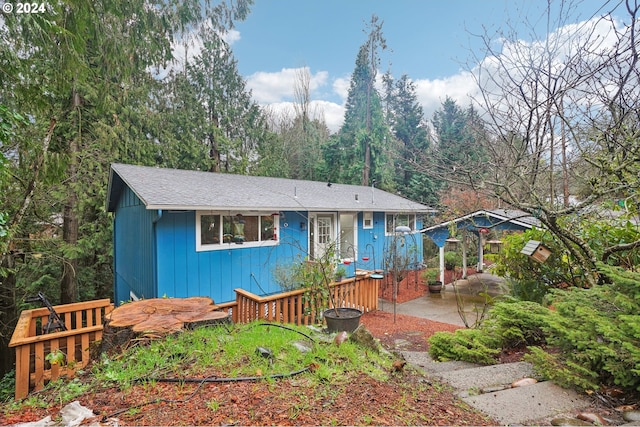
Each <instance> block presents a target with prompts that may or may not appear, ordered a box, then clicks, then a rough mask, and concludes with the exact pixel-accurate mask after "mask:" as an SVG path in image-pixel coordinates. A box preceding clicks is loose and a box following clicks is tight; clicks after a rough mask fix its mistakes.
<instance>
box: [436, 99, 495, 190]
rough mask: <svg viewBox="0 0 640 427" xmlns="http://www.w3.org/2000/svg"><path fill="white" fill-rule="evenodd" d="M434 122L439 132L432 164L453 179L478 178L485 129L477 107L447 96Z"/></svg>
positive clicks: (446, 178)
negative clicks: (459, 102) (466, 106)
mask: <svg viewBox="0 0 640 427" xmlns="http://www.w3.org/2000/svg"><path fill="white" fill-rule="evenodd" d="M432 124H433V127H434V129H435V132H436V136H437V145H436V147H435V152H434V160H435V164H434V165H433V166H434V167H435V170H436V171H437V173H438V175H439V177H440V178H441V179H445V180H447V181H448V182H450V183H456V182H464V183H468V182H469V180H471V181H472V182H473V180H474V179H476V180H479V179H480V178H481V177H482V174H483V167H482V163H483V161H484V160H485V159H486V153H485V151H484V150H485V146H486V145H485V144H484V142H485V141H484V140H483V138H486V133H485V132H484V128H483V126H482V121H481V120H480V118H479V117H478V115H477V113H476V111H475V110H474V109H473V108H472V107H469V109H468V110H466V111H465V110H463V109H462V108H460V107H459V106H458V105H457V104H456V102H455V101H454V100H453V99H451V98H449V97H447V98H446V99H445V101H444V102H443V103H442V107H441V108H440V109H439V110H438V111H436V112H435V113H434V114H433V120H432Z"/></svg>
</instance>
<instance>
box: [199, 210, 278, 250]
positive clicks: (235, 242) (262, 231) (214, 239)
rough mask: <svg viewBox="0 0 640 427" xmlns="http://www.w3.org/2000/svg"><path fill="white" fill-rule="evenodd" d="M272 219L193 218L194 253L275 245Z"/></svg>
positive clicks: (237, 216)
mask: <svg viewBox="0 0 640 427" xmlns="http://www.w3.org/2000/svg"><path fill="white" fill-rule="evenodd" d="M277 224H278V222H277V221H276V220H275V219H274V216H273V215H253V214H252V215H244V214H242V213H238V214H235V215H229V214H228V213H224V214H223V213H205V212H198V213H197V214H196V250H198V251H206V250H216V249H233V248H242V247H251V246H270V245H277V244H278V229H277Z"/></svg>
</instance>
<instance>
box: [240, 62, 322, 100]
mask: <svg viewBox="0 0 640 427" xmlns="http://www.w3.org/2000/svg"><path fill="white" fill-rule="evenodd" d="M300 70H301V69H300V68H283V69H282V70H280V71H276V72H266V71H259V72H257V73H253V74H252V75H250V76H249V77H247V87H248V88H249V89H251V91H252V92H253V99H254V100H255V101H256V102H258V103H259V104H272V103H275V102H282V101H291V100H293V95H294V89H295V86H296V80H297V79H298V75H299V72H300ZM328 77H329V73H328V72H326V71H319V72H317V73H315V74H312V73H310V81H309V91H310V92H311V95H312V96H313V94H314V93H315V92H318V91H319V90H321V88H322V87H324V86H325V85H326V84H327V79H328Z"/></svg>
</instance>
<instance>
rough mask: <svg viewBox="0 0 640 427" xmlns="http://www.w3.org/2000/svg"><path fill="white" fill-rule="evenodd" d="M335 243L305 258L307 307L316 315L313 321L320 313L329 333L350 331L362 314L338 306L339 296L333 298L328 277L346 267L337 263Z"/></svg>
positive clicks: (354, 278)
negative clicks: (310, 258) (309, 257)
mask: <svg viewBox="0 0 640 427" xmlns="http://www.w3.org/2000/svg"><path fill="white" fill-rule="evenodd" d="M336 246H337V244H336V242H334V243H332V244H330V245H328V246H327V247H325V250H324V252H323V253H322V255H321V256H319V257H316V258H315V259H313V260H308V261H307V269H306V278H305V280H304V281H303V286H304V287H305V288H307V291H306V292H305V293H304V297H303V298H305V299H306V300H307V301H308V302H309V304H310V305H309V307H310V308H311V310H312V312H313V314H314V315H315V316H316V319H314V320H320V319H318V318H317V317H318V315H319V314H320V313H322V319H323V320H324V321H326V323H327V329H328V330H329V332H339V331H347V332H353V331H354V330H355V328H357V327H358V325H359V323H360V317H361V316H362V314H363V313H362V311H361V310H358V309H356V308H351V307H339V306H338V303H339V300H340V298H339V297H338V298H335V295H334V290H333V289H332V285H333V282H332V281H331V278H335V273H336V272H337V271H338V270H340V271H344V273H343V274H346V268H345V267H344V266H342V265H338V259H337V251H336ZM356 280H357V275H354V277H353V281H354V283H355V281H356ZM341 286H344V285H341Z"/></svg>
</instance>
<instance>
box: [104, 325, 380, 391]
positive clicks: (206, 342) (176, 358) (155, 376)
mask: <svg viewBox="0 0 640 427" xmlns="http://www.w3.org/2000/svg"><path fill="white" fill-rule="evenodd" d="M305 335H306V336H305ZM300 342H303V343H305V345H307V346H308V348H309V351H307V352H304V351H301V350H300V349H299V348H297V347H296V343H300ZM390 363H391V359H390V358H388V357H386V356H381V355H377V354H375V352H371V351H365V349H363V348H361V347H360V346H358V345H357V344H355V343H352V342H350V341H346V342H344V343H343V344H342V345H340V346H337V345H335V344H333V342H332V340H331V336H328V335H326V334H322V333H317V332H313V331H312V330H311V329H309V328H307V327H296V326H289V325H287V326H286V327H280V326H279V325H276V324H265V323H257V322H254V323H250V324H242V325H234V326H217V327H206V328H199V329H196V330H193V331H183V332H180V333H178V334H174V335H171V336H168V337H166V338H165V339H162V340H157V341H152V342H150V343H146V344H144V345H138V346H134V347H133V348H131V349H129V350H128V351H127V352H126V353H124V354H122V355H119V356H118V357H116V358H106V357H103V358H102V360H101V361H100V363H98V364H96V365H95V367H94V377H95V379H96V380H99V381H107V382H110V383H115V384H117V385H118V386H119V387H121V388H127V387H129V386H130V385H131V384H133V383H139V382H154V381H156V380H161V379H167V378H176V379H185V378H191V379H203V378H239V377H241V378H245V377H265V378H266V379H268V378H269V377H271V376H277V375H283V374H284V375H286V374H289V373H291V372H295V371H298V370H300V369H304V368H307V367H312V369H311V371H310V374H309V375H310V377H311V378H312V379H313V380H314V381H317V382H333V381H342V380H346V379H347V378H348V376H349V375H350V374H351V373H354V372H365V373H367V374H368V375H370V376H372V377H374V378H378V379H384V378H386V376H387V373H388V372H389V368H390Z"/></svg>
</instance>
